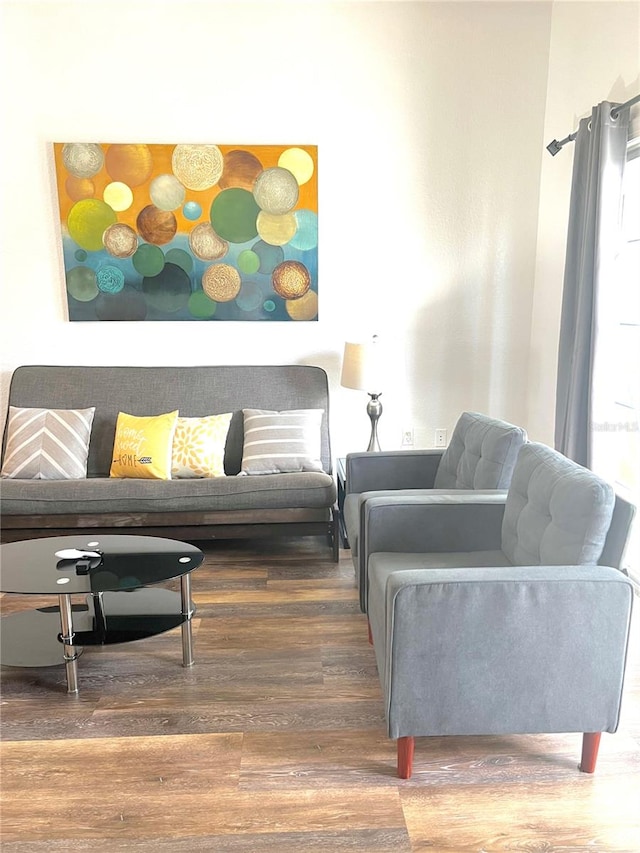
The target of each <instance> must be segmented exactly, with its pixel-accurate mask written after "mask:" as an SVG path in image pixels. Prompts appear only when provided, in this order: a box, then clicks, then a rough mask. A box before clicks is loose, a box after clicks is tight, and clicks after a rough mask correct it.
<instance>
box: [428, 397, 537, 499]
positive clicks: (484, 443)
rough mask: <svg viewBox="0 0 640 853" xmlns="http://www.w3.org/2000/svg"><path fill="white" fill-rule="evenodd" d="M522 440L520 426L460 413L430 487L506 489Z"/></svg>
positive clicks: (522, 432) (471, 413)
mask: <svg viewBox="0 0 640 853" xmlns="http://www.w3.org/2000/svg"><path fill="white" fill-rule="evenodd" d="M526 440H527V433H526V432H525V430H523V429H522V428H521V427H518V426H514V425H513V424H509V423H507V422H506V421H499V420H494V419H493V418H489V417H487V416H486V415H482V414H478V413H477V412H463V413H462V414H461V415H460V417H459V418H458V422H457V423H456V426H455V429H454V431H453V435H452V436H451V442H450V443H449V447H447V449H446V451H445V452H444V454H443V456H442V459H441V460H440V464H439V465H438V471H437V472H436V477H435V481H434V484H433V486H434V488H435V489H508V488H509V482H510V481H511V475H512V473H513V469H514V466H515V463H516V458H517V456H518V451H519V450H520V448H521V447H522V445H523V444H524V443H525V442H526Z"/></svg>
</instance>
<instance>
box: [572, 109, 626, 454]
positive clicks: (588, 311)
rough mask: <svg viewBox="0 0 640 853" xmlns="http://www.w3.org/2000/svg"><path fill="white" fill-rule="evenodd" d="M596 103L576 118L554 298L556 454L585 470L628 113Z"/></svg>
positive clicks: (617, 219)
mask: <svg viewBox="0 0 640 853" xmlns="http://www.w3.org/2000/svg"><path fill="white" fill-rule="evenodd" d="M615 106H616V104H611V103H609V102H608V101H603V102H602V103H601V104H598V106H597V107H594V108H593V110H592V113H591V118H590V119H588V118H586V119H582V121H581V122H580V125H579V127H578V131H577V136H576V140H575V151H574V161H573V178H572V183H571V203H570V208H569V228H568V233H567V253H566V260H565V270H564V289H563V296H562V318H561V325H560V344H559V348H558V381H557V386H556V428H555V446H556V449H557V450H559V451H560V452H561V453H564V454H565V456H568V457H569V458H570V459H573V460H575V461H576V462H578V463H579V464H580V465H585V466H586V467H590V464H591V436H592V430H593V426H594V422H595V419H596V417H597V415H596V413H595V412H594V393H593V377H594V371H595V365H596V361H597V357H598V353H597V345H598V293H599V291H600V290H601V289H602V288H603V287H606V286H607V281H608V280H610V276H611V273H610V270H611V267H612V265H613V262H614V259H615V252H616V245H617V236H618V229H619V223H620V207H621V198H622V176H623V174H624V164H625V159H626V147H627V138H628V125H629V110H628V108H627V109H626V110H623V111H622V112H621V113H620V114H619V115H618V116H617V118H615V119H613V118H611V110H612V109H613V108H614V107H615Z"/></svg>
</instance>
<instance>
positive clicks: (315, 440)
mask: <svg viewBox="0 0 640 853" xmlns="http://www.w3.org/2000/svg"><path fill="white" fill-rule="evenodd" d="M243 414H244V448H243V452H242V468H241V471H242V473H243V474H284V473H288V472H293V471H322V459H321V433H320V429H321V425H322V415H323V410H322V409H290V410H287V411H282V412H273V411H269V410H266V409H243Z"/></svg>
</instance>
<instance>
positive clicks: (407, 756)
mask: <svg viewBox="0 0 640 853" xmlns="http://www.w3.org/2000/svg"><path fill="white" fill-rule="evenodd" d="M397 744H398V776H399V777H400V778H401V779H410V778H411V771H412V770H413V750H414V747H415V745H416V742H415V738H412V737H399V738H398V741H397Z"/></svg>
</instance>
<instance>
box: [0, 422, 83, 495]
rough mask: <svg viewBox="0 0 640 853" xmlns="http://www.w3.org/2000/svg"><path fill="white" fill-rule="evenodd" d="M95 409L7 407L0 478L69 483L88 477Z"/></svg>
mask: <svg viewBox="0 0 640 853" xmlns="http://www.w3.org/2000/svg"><path fill="white" fill-rule="evenodd" d="M94 414H95V408H93V407H91V408H87V409H40V408H22V407H19V406H10V407H9V418H8V423H7V443H6V450H5V454H4V461H3V464H2V477H19V478H21V479H27V478H28V479H35V480H71V479H80V478H83V477H86V476H87V457H88V454H89V438H90V436H91V425H92V423H93V416H94Z"/></svg>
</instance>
